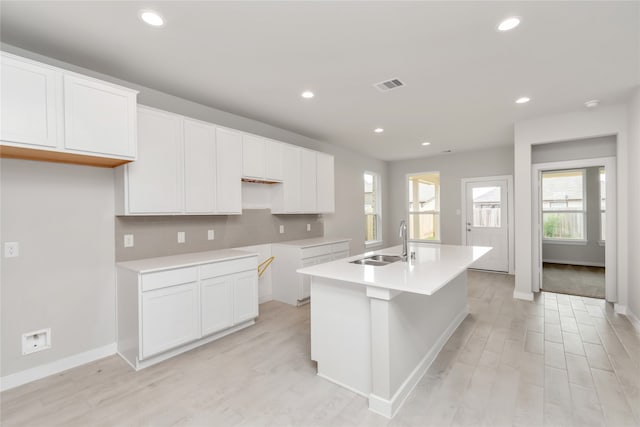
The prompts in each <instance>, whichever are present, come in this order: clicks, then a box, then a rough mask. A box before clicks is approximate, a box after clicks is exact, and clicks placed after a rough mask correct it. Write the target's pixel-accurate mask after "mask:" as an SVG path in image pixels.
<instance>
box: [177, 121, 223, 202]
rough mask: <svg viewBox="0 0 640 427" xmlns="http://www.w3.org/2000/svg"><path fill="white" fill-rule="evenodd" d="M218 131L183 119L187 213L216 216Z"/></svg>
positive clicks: (206, 125)
mask: <svg viewBox="0 0 640 427" xmlns="http://www.w3.org/2000/svg"><path fill="white" fill-rule="evenodd" d="M216 159H217V154H216V127H215V126H213V125H210V124H207V123H203V122H198V121H195V120H190V119H184V210H185V212H186V213H193V214H198V213H199V214H207V213H209V214H211V213H215V212H216V187H217V177H216Z"/></svg>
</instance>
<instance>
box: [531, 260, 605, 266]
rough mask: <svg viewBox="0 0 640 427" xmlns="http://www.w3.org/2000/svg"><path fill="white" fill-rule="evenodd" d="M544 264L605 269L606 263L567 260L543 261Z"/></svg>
mask: <svg viewBox="0 0 640 427" xmlns="http://www.w3.org/2000/svg"><path fill="white" fill-rule="evenodd" d="M542 262H548V263H549V264H565V265H582V266H585V267H604V266H605V264H604V262H590V261H570V260H566V259H543V260H542Z"/></svg>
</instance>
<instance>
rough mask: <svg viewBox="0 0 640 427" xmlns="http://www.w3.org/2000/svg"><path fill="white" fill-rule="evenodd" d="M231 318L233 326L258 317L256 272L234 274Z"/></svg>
mask: <svg viewBox="0 0 640 427" xmlns="http://www.w3.org/2000/svg"><path fill="white" fill-rule="evenodd" d="M233 276H234V280H233V281H234V284H233V301H234V304H233V313H234V315H233V318H234V322H233V323H235V324H238V323H241V322H244V321H247V320H250V319H254V318H256V317H258V272H257V271H256V270H253V271H247V272H245V273H238V274H234V275H233Z"/></svg>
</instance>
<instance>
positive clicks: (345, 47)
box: [0, 0, 640, 160]
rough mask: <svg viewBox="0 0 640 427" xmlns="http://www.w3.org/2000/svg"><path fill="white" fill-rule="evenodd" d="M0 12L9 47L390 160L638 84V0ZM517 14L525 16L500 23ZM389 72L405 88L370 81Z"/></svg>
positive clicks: (494, 132) (500, 137) (157, 4)
mask: <svg viewBox="0 0 640 427" xmlns="http://www.w3.org/2000/svg"><path fill="white" fill-rule="evenodd" d="M141 9H154V10H156V11H158V12H160V13H161V14H162V15H163V16H164V17H165V19H166V25H165V27H164V28H162V29H154V28H151V27H148V26H146V25H145V24H143V23H142V22H141V21H140V20H139V18H138V11H139V10H141ZM1 12H2V16H1V22H0V24H1V32H0V37H1V40H2V42H4V43H8V44H11V45H15V46H18V47H21V48H24V49H27V50H31V51H34V52H37V53H41V54H44V55H47V56H50V57H53V58H56V59H59V60H62V61H66V62H69V63H73V64H76V65H79V66H82V67H86V68H90V69H93V70H96V71H99V72H102V73H105V74H109V75H112V76H114V77H118V78H121V79H124V80H128V81H131V82H135V83H138V84H142V85H145V86H149V87H152V88H155V89H158V90H161V91H163V92H166V93H170V94H173V95H177V96H180V97H183V98H187V99H190V100H193V101H196V102H199V103H201V104H205V105H209V106H211V107H215V108H218V109H221V110H225V111H228V112H231V113H235V114H239V115H242V116H245V117H250V118H253V119H257V120H260V121H263V122H266V123H269V124H272V125H275V126H278V127H281V128H285V129H289V130H292V131H294V132H298V133H300V134H303V135H307V136H310V137H312V138H317V139H319V140H323V141H327V142H330V143H333V144H339V145H344V146H347V147H351V148H352V149H354V150H356V151H360V152H364V153H368V154H370V155H372V156H373V157H377V158H380V159H384V160H396V159H403V158H410V157H422V156H428V155H433V154H439V153H440V152H442V151H443V150H447V149H451V150H453V151H461V150H469V149H475V148H481V147H489V146H499V145H510V144H512V143H513V123H514V122H515V121H518V120H521V119H526V118H530V117H536V116H541V115H547V114H554V113H561V112H568V111H576V110H581V109H583V108H584V106H583V104H584V102H585V101H587V100H589V99H594V98H596V99H600V100H601V101H602V103H601V105H610V104H615V103H620V102H625V101H626V99H627V97H628V96H629V94H630V92H631V90H632V88H633V87H634V86H637V85H639V84H640V2H637V1H628V2H616V1H607V2H582V1H577V2H399V1H392V2H319V1H318V2H270V1H262V2H214V1H194V2H187V1H145V2H139V1H126V2H124V1H110V2H96V1H83V2H78V1H71V2H59V1H42V2H38V1H7V0H3V1H2V11H1ZM511 15H517V16H521V17H522V24H521V25H520V26H519V27H518V28H516V29H515V30H513V31H511V32H507V33H499V32H497V31H496V29H495V27H496V25H497V24H498V23H499V21H501V20H502V19H503V18H505V17H508V16H511ZM389 78H399V79H401V80H402V81H403V82H404V83H405V84H406V87H403V88H400V89H397V90H394V91H392V92H387V93H380V92H378V91H377V90H376V89H374V88H373V87H372V84H373V83H377V82H380V81H382V80H386V79H389ZM305 89H311V90H313V91H314V92H315V93H316V97H315V98H313V99H311V100H304V99H302V98H301V97H300V93H301V92H302V91H303V90H305ZM520 96H529V97H531V99H532V101H531V102H530V103H529V104H524V105H516V104H514V100H515V99H516V98H518V97H520ZM375 127H383V128H384V129H385V132H384V133H382V134H374V133H373V129H374V128H375ZM423 141H430V142H431V143H432V145H431V146H429V147H422V146H421V145H420V143H421V142H423Z"/></svg>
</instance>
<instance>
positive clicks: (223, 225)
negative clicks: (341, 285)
mask: <svg viewBox="0 0 640 427" xmlns="http://www.w3.org/2000/svg"><path fill="white" fill-rule="evenodd" d="M318 217H319V216H318V215H271V211H270V210H269V209H245V210H243V211H242V215H219V216H188V217H185V216H156V217H153V216H148V217H125V216H121V217H116V228H115V235H116V261H130V260H134V259H140V258H152V257H156V256H165V255H175V254H180V253H188V252H198V251H210V250H215V249H224V248H236V247H240V246H250V245H259V244H263V243H272V242H281V241H284V240H297V239H305V238H309V237H320V236H322V235H323V229H324V226H323V223H322V222H321V221H320V219H319V218H318ZM307 224H310V225H311V231H307ZM280 225H284V230H285V232H284V233H283V234H280V231H279V228H280ZM210 229H213V230H214V232H215V239H214V240H207V230H210ZM179 231H184V232H185V233H186V234H185V236H186V241H185V243H178V239H177V233H178V232H179ZM125 234H133V235H134V243H135V245H134V247H132V248H125V247H124V246H123V241H124V235H125Z"/></svg>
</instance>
